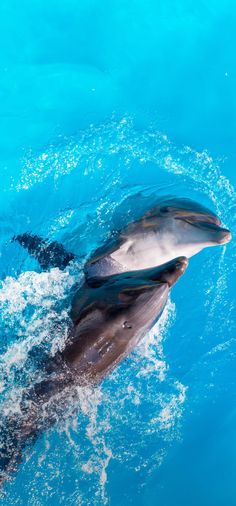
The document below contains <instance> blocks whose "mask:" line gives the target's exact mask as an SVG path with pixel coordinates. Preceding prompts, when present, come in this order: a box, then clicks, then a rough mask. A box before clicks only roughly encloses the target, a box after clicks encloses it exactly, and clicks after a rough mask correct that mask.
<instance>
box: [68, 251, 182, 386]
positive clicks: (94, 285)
mask: <svg viewBox="0 0 236 506" xmlns="http://www.w3.org/2000/svg"><path fill="white" fill-rule="evenodd" d="M187 263H188V262H187V259H186V258H184V257H181V258H177V259H175V260H172V261H171V262H168V263H167V264H165V265H163V266H159V267H156V268H151V269H144V270H141V271H134V272H125V273H122V274H117V275H113V276H109V277H107V278H94V279H90V280H89V285H86V286H84V287H83V288H82V291H81V290H80V291H79V292H78V294H77V295H76V297H75V300H74V302H73V310H72V318H73V321H74V324H75V329H74V332H73V338H72V341H71V344H70V345H69V346H68V347H67V349H65V350H64V352H63V355H64V358H65V359H66V361H67V363H68V362H70V363H72V364H73V365H75V368H76V371H77V372H76V373H75V374H76V376H77V377H78V378H79V381H80V382H82V381H83V378H84V377H85V378H86V379H87V381H88V382H98V381H99V380H100V379H101V378H102V377H103V376H105V375H106V374H107V373H108V372H109V371H110V370H111V369H113V368H114V367H115V366H116V365H117V364H118V363H119V362H120V361H121V360H122V359H123V358H124V357H125V356H127V355H128V354H129V353H130V352H131V351H132V350H133V348H134V347H135V346H136V345H137V343H138V342H139V341H140V339H141V338H142V337H144V335H145V334H146V332H147V331H148V330H149V329H150V328H151V327H152V326H153V324H154V323H155V322H156V321H157V319H158V318H159V317H160V315H161V313H162V311H163V309H164V307H165V304H166V301H167V297H168V293H169V290H170V287H171V286H173V284H174V283H175V282H176V281H177V280H178V279H179V277H180V276H181V275H182V274H183V272H184V271H185V269H186V267H187Z"/></svg>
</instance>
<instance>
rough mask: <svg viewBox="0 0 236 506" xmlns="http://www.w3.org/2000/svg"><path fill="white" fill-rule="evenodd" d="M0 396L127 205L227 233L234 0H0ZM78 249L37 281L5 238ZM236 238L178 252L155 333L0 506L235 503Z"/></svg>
mask: <svg viewBox="0 0 236 506" xmlns="http://www.w3.org/2000/svg"><path fill="white" fill-rule="evenodd" d="M0 38H1V53H0V69H1V72H0V97H1V115H0V171H1V178H0V191H1V201H0V230H1V234H0V250H1V256H0V277H1V282H0V306H1V310H0V322H1V340H0V347H1V356H0V388H1V397H2V401H3V402H4V403H5V404H4V406H5V409H7V410H9V412H12V411H13V412H14V411H15V410H16V409H17V403H18V402H19V398H20V393H21V388H22V385H23V383H24V380H25V378H31V381H32V382H33V381H35V380H36V379H37V374H38V373H37V372H36V369H35V368H34V364H32V362H31V361H30V360H29V357H30V350H31V349H32V348H33V346H34V345H35V344H38V345H40V346H42V348H45V346H46V347H47V348H48V349H50V350H51V352H52V353H53V352H55V350H56V349H58V347H60V344H62V342H63V339H64V337H65V335H66V331H67V312H68V310H69V308H68V307H67V306H66V303H65V301H66V298H67V296H68V294H69V293H70V289H71V287H72V286H73V283H74V282H75V281H78V279H82V267H83V264H84V262H85V260H86V258H88V257H89V255H90V253H91V251H92V250H93V249H94V248H96V247H97V246H98V245H101V244H103V242H104V240H105V239H106V238H108V237H109V234H110V232H111V231H112V230H113V229H114V228H116V227H120V226H121V225H122V224H123V223H125V221H126V220H127V219H129V218H130V219H132V217H133V216H134V215H135V214H136V213H138V211H139V208H140V205H141V204H140V202H141V200H142V197H141V196H145V197H148V198H150V201H151V199H152V195H153V193H154V194H156V195H160V194H161V195H166V194H175V195H178V196H187V197H192V198H194V199H195V200H198V201H199V202H201V203H203V204H206V205H208V206H209V207H210V208H212V210H215V211H216V212H217V214H218V215H219V216H220V218H221V219H222V221H223V223H224V224H225V225H227V227H229V228H230V229H231V231H232V233H233V236H234V237H235V234H236V219H235V211H236V193H235V190H234V185H235V184H236V171H235V164H236V149H235V134H236V94H235V90H236V71H235V47H236V7H235V2H233V1H230V0H228V1H227V0H226V1H224V2H220V1H218V0H214V1H213V0H208V1H206V0H203V1H201V2H193V1H190V0H179V1H178V2H177V1H176V0H172V1H170V0H165V1H164V0H162V1H161V0H160V1H158V2H157V1H154V0H145V1H144V0H130V1H129V2H127V1H126V2H125V1H123V0H120V1H119V2H118V1H117V0H113V1H112V2H110V1H107V0H100V1H98V0H87V1H84V0H80V2H76V1H75V0H67V1H64V2H62V1H61V0H57V1H54V0H49V1H48V2H46V1H45V2H44V1H43V0H41V1H37V0H35V1H34V2H32V1H31V2H30V1H29V0H22V1H21V2H16V1H14V0H11V1H4V0H2V2H1V5H0ZM25 231H33V232H34V233H38V234H39V235H41V236H43V237H49V238H51V239H56V240H59V241H61V242H62V243H63V244H64V246H65V247H67V248H68V250H70V251H73V252H75V253H76V254H77V255H78V261H77V262H76V264H74V265H73V266H72V267H70V268H68V269H67V270H66V271H65V272H60V271H59V270H57V269H52V270H51V271H50V272H48V273H42V272H41V271H40V269H39V266H38V265H37V263H36V262H35V261H34V260H32V259H31V258H29V257H28V255H27V254H26V252H25V251H23V250H22V249H21V248H20V247H19V246H18V245H16V244H13V243H11V238H12V236H13V235H14V234H17V233H23V232H25ZM235 267H236V261H235V242H234V240H233V241H232V242H231V243H230V244H228V245H227V246H226V247H219V248H211V249H208V250H205V251H203V252H202V253H200V254H199V255H197V256H196V257H194V258H192V259H191V262H190V265H189V268H188V270H187V272H186V274H185V275H184V276H183V277H182V278H181V280H180V281H179V282H178V284H177V285H176V287H174V289H173V291H172V293H171V297H170V300H169V302H168V304H167V307H166V310H165V312H164V314H163V315H162V318H161V320H160V321H159V323H158V324H157V326H156V327H155V328H154V329H153V330H152V331H151V332H150V334H149V335H148V336H147V337H146V339H145V340H144V342H143V343H141V345H140V346H139V348H138V349H137V350H136V351H135V352H134V353H133V354H132V356H131V357H130V358H128V359H127V360H126V361H125V362H124V363H123V364H121V366H120V367H119V368H118V369H117V370H116V371H115V372H114V373H113V374H112V375H111V376H110V377H108V378H107V379H106V380H105V381H104V382H103V383H102V384H101V385H100V386H99V388H97V389H96V390H95V391H88V390H85V391H84V390H81V392H80V399H79V403H78V413H75V412H74V411H73V406H71V412H70V410H69V412H68V413H65V417H64V419H63V420H61V421H59V422H58V425H57V426H56V427H54V428H53V429H51V430H50V431H49V432H48V433H46V434H44V435H43V436H42V437H41V438H39V439H38V441H37V443H36V445H35V446H34V447H33V448H29V449H28V451H27V454H26V456H25V459H24V461H23V462H22V465H21V466H20V468H19V471H18V473H17V474H16V476H15V477H14V479H13V480H12V481H11V482H9V483H7V484H5V486H4V489H3V490H2V491H1V495H0V503H1V504H2V505H4V506H5V505H6V506H10V505H14V506H15V505H19V506H21V505H22V506H23V505H24V506H25V505H26V504H27V505H30V506H31V505H32V506H44V505H50V506H54V505H59V504H60V505H61V504H63V505H70V506H77V505H78V506H80V505H86V506H87V505H103V504H110V505H111V506H116V505H117V506H118V505H121V504H124V505H126V504H127V505H129V504H134V505H137V506H139V505H140V506H141V505H142V506H144V505H145V506H149V505H160V506H195V505H196V506H199V505H200V504H201V505H202V506H225V505H227V506H235V505H236V484H235V474H236V436H235V426H236V376H235V365H236V318H235V317H236V310H235V281H236V274H235Z"/></svg>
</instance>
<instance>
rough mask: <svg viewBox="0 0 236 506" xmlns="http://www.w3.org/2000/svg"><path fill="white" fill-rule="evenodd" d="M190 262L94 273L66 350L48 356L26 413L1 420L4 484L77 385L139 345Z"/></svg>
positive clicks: (24, 402)
mask: <svg viewBox="0 0 236 506" xmlns="http://www.w3.org/2000/svg"><path fill="white" fill-rule="evenodd" d="M187 265H188V260H187V258H185V257H180V258H177V259H174V260H172V261H170V262H168V263H167V264H165V265H163V266H161V267H154V268H151V269H145V270H141V271H136V272H131V273H130V272H128V273H122V274H118V275H114V276H110V277H107V278H102V279H101V278H93V279H92V280H91V285H88V284H87V283H86V282H85V283H84V285H83V286H82V287H81V288H80V289H78V291H77V292H76V293H75V295H74V297H73V300H72V306H71V320H72V329H71V332H70V334H69V337H68V339H67V341H66V342H65V344H64V347H63V349H62V350H60V351H58V352H57V353H56V354H55V355H54V357H50V358H47V359H46V360H45V361H44V364H43V366H42V370H41V374H40V375H39V376H40V378H41V379H40V380H39V381H38V383H35V384H34V385H33V386H30V385H29V386H28V387H27V388H26V389H25V391H24V392H23V395H22V398H21V403H20V413H19V410H18V411H17V414H16V415H14V416H13V415H12V416H11V417H9V416H8V417H7V418H6V420H5V422H4V423H3V421H2V420H1V422H2V424H3V427H2V430H1V431H0V432H1V439H0V483H3V482H4V481H5V480H6V479H8V478H9V473H11V472H13V471H15V470H16V469H17V466H18V464H19V463H20V461H21V460H22V457H23V454H24V449H25V447H27V446H28V445H30V444H32V443H33V442H34V441H35V439H36V438H37V436H38V435H39V434H40V433H41V432H42V431H43V430H46V429H47V428H49V427H50V426H52V424H53V423H55V422H56V421H57V419H58V417H59V416H60V413H61V412H63V411H64V410H65V406H66V403H67V401H68V398H69V397H71V395H72V394H73V392H74V391H75V389H76V388H77V387H78V386H80V387H86V386H91V385H96V384H98V383H99V382H100V381H101V380H102V379H103V378H104V377H105V376H106V375H107V374H108V373H110V372H111V371H112V370H113V369H114V368H115V367H116V366H117V365H118V364H119V363H120V362H121V360H123V359H124V358H125V357H126V356H127V355H128V354H129V353H130V352H131V351H132V350H133V349H134V347H135V346H136V345H137V344H138V343H139V341H140V340H141V339H142V338H143V337H144V336H145V334H146V333H147V331H148V330H149V329H150V328H151V327H152V326H153V324H154V323H155V322H156V321H157V319H158V318H159V317H160V315H161V313H162V311H163V308H164V306H165V304H166V301H167V297H168V294H169V290H170V288H171V287H172V286H173V285H174V284H175V283H176V281H177V280H178V279H179V278H180V276H181V275H182V274H183V273H184V272H185V270H186V267H187Z"/></svg>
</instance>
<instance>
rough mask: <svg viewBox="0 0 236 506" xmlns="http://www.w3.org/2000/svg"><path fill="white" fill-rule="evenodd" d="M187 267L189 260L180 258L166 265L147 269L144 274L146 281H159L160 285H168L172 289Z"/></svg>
mask: <svg viewBox="0 0 236 506" xmlns="http://www.w3.org/2000/svg"><path fill="white" fill-rule="evenodd" d="M187 266H188V259H187V258H186V257H178V258H174V260H170V262H167V263H166V264H163V265H159V266H158V267H154V268H152V269H147V270H146V271H143V274H144V277H145V278H146V279H149V280H152V281H157V282H158V283H167V284H168V286H169V288H170V287H171V286H173V285H174V284H175V283H176V281H178V279H179V278H180V276H182V274H183V273H184V272H185V270H186V268H187Z"/></svg>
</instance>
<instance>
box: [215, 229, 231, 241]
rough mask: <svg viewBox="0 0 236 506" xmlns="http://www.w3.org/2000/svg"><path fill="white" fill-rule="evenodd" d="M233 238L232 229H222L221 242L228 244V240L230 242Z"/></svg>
mask: <svg viewBox="0 0 236 506" xmlns="http://www.w3.org/2000/svg"><path fill="white" fill-rule="evenodd" d="M231 239H232V234H231V232H230V230H227V229H223V228H222V229H221V235H220V237H219V239H218V243H219V244H226V243H227V242H230V241H231Z"/></svg>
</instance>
